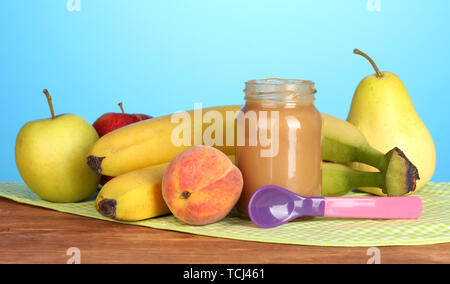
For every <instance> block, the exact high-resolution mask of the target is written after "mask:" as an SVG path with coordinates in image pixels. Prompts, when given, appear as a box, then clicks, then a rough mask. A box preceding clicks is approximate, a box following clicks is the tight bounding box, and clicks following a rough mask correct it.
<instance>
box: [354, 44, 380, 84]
mask: <svg viewBox="0 0 450 284" xmlns="http://www.w3.org/2000/svg"><path fill="white" fill-rule="evenodd" d="M353 53H355V54H358V55H361V56H363V57H364V58H366V59H367V60H369V62H370V64H372V66H373V68H374V69H375V72H377V78H383V74H381V72H380V69H378V67H377V65H376V64H375V62H374V61H373V60H372V58H370V57H369V55H367V54H365V53H364V52H362V51H361V50H359V49H355V50H353Z"/></svg>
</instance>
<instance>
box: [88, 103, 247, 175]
mask: <svg viewBox="0 0 450 284" xmlns="http://www.w3.org/2000/svg"><path fill="white" fill-rule="evenodd" d="M241 108H242V106H222V107H216V108H205V109H203V110H202V111H201V112H199V111H195V110H193V111H189V112H186V113H184V116H182V115H179V116H176V114H174V115H166V116H162V117H158V118H153V119H149V120H144V121H141V122H138V123H134V124H131V125H129V126H126V127H123V128H120V129H118V130H116V131H113V132H110V133H108V134H107V135H105V136H103V137H102V138H100V139H99V140H98V141H97V143H95V145H94V146H93V148H92V149H91V151H90V153H89V157H88V164H89V166H90V167H91V168H92V170H94V171H95V172H97V173H99V174H100V173H102V174H103V175H107V176H113V177H114V176H119V175H121V174H124V173H127V172H130V171H133V170H137V169H142V168H146V167H149V166H152V165H158V164H162V163H167V162H170V161H171V160H172V159H173V158H174V157H175V156H176V155H178V154H180V153H181V152H183V151H184V150H187V149H188V148H190V147H191V146H193V145H198V142H197V141H195V140H196V138H198V136H197V135H198V133H205V132H207V131H208V128H209V127H210V126H215V124H217V123H220V126H223V128H222V133H223V140H222V141H219V143H218V144H221V145H223V146H217V147H216V146H215V147H216V148H218V149H219V150H221V151H222V152H224V153H225V154H234V138H233V139H232V141H231V143H230V141H229V140H230V138H229V137H227V136H229V135H227V134H231V133H232V135H233V136H234V128H235V127H234V125H235V122H234V120H235V118H236V115H237V112H238V111H239V110H240V109H241ZM210 114H216V115H215V117H217V116H220V117H221V118H223V121H214V119H211V116H209V115H210ZM175 117H178V118H180V120H181V118H183V119H184V120H183V121H184V122H189V125H188V129H189V130H190V134H191V135H190V136H191V137H190V138H191V139H190V140H189V141H185V142H186V143H183V145H176V144H175V143H173V139H174V138H173V137H172V135H173V133H176V132H177V131H178V130H179V129H180V127H182V126H183V125H182V123H173V122H172V119H173V118H175ZM196 121H197V122H196ZM198 122H200V124H201V125H200V126H197V125H196V123H198ZM205 122H206V123H205ZM177 127H178V128H177ZM199 128H201V129H202V131H201V132H200V131H198V130H199ZM184 134H186V133H184ZM187 134H189V133H187ZM186 136H187V137H188V136H189V135H186ZM198 140H200V143H201V140H202V137H200V139H198ZM194 142H197V143H194ZM227 142H228V143H227ZM227 145H230V146H227Z"/></svg>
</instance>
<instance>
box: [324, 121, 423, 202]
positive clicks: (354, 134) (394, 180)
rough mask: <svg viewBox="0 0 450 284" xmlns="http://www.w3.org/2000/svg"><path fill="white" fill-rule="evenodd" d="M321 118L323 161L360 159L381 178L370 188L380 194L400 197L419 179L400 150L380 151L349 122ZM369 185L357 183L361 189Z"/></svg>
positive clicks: (412, 187) (412, 188)
mask: <svg viewBox="0 0 450 284" xmlns="http://www.w3.org/2000/svg"><path fill="white" fill-rule="evenodd" d="M322 121H323V144H322V155H323V160H325V161H332V162H339V163H345V164H350V163H351V162H360V163H364V164H367V165H370V166H373V167H375V168H377V169H378V170H379V171H380V173H381V176H382V177H383V179H384V180H383V183H382V184H378V186H374V187H377V188H381V189H382V193H383V194H384V195H388V196H402V195H405V194H407V193H410V192H412V191H414V190H415V189H416V181H417V180H418V179H420V177H419V173H418V170H417V168H416V167H415V166H414V165H413V164H412V163H411V162H410V161H409V159H408V158H407V157H406V156H405V154H404V153H403V152H402V151H401V150H400V149H398V148H394V149H392V150H391V151H389V152H388V153H386V154H383V153H381V152H380V151H378V150H376V149H374V148H373V147H371V146H370V145H369V143H368V142H367V140H366V138H365V137H364V135H363V134H361V132H359V130H358V129H357V128H356V127H355V126H354V125H353V124H351V123H349V122H347V121H345V120H341V119H339V118H336V117H334V116H331V115H328V114H324V113H322ZM370 187H371V186H358V188H361V190H364V189H365V188H370ZM369 190H370V189H369ZM368 192H370V191H368Z"/></svg>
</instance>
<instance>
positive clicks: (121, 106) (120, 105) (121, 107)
mask: <svg viewBox="0 0 450 284" xmlns="http://www.w3.org/2000/svg"><path fill="white" fill-rule="evenodd" d="M119 107H120V109H121V110H122V113H125V111H124V110H123V104H122V103H119Z"/></svg>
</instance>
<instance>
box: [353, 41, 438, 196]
mask: <svg viewBox="0 0 450 284" xmlns="http://www.w3.org/2000/svg"><path fill="white" fill-rule="evenodd" d="M354 53H356V54H359V55H361V56H363V57H365V58H366V59H367V60H369V62H370V63H371V64H372V66H373V67H374V69H375V71H376V73H375V74H374V75H370V76H368V77H366V78H364V79H363V80H362V81H361V83H360V84H359V86H358V88H357V89H356V91H355V94H354V96H353V101H352V106H351V108H350V113H349V115H348V118H347V121H349V122H350V123H352V124H353V125H355V126H356V128H358V129H359V130H360V131H361V133H362V134H363V135H364V136H365V137H366V138H367V140H368V142H369V144H370V145H371V146H372V147H374V148H375V149H377V150H379V151H381V152H383V153H386V152H388V151H389V150H391V149H393V148H394V147H398V148H400V149H402V151H403V152H404V154H405V155H406V157H408V159H409V160H410V161H411V162H412V163H413V164H414V165H415V166H416V167H417V169H418V171H419V176H420V180H418V181H417V185H416V186H417V188H416V190H419V189H420V188H421V187H423V186H424V185H425V184H426V183H427V182H428V181H429V180H430V179H431V177H432V176H433V174H434V170H435V167H436V150H435V146H434V143H433V139H432V138H431V135H430V133H429V131H428V129H427V128H426V126H425V124H424V123H423V122H422V120H421V119H420V117H419V115H418V114H417V112H416V110H415V109H414V106H413V103H412V102H411V98H410V97H409V94H408V91H407V90H406V88H405V86H404V84H403V83H402V81H401V80H400V78H399V77H398V76H397V75H395V74H394V73H391V72H380V71H379V69H378V67H377V66H376V64H375V63H374V61H373V60H372V59H371V58H370V57H369V56H368V55H367V54H365V53H363V52H361V51H359V50H357V49H355V51H354ZM353 167H354V168H355V169H358V170H365V171H368V170H373V171H374V168H371V167H370V166H367V165H364V164H354V165H353ZM361 190H364V191H367V192H370V193H373V194H377V195H382V192H381V190H380V189H378V188H361Z"/></svg>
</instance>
